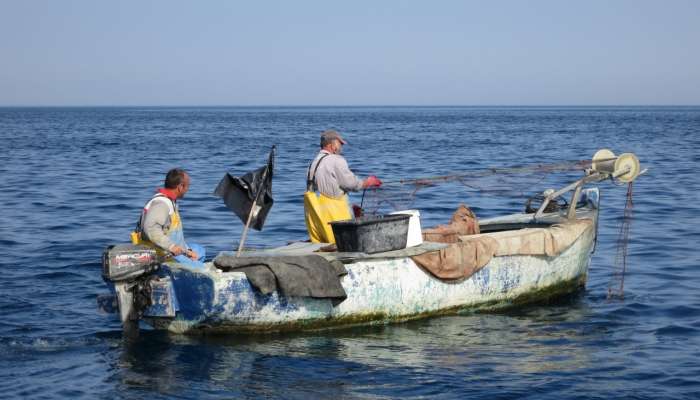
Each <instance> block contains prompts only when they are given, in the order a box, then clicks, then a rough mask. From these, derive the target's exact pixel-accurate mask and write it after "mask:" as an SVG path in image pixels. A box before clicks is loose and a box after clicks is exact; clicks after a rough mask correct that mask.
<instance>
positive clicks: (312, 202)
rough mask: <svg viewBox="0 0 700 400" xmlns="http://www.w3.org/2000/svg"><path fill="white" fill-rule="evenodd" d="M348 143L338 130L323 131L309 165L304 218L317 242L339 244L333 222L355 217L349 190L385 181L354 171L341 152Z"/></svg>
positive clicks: (313, 239)
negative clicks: (366, 176) (351, 210)
mask: <svg viewBox="0 0 700 400" xmlns="http://www.w3.org/2000/svg"><path fill="white" fill-rule="evenodd" d="M346 143H347V142H346V141H345V140H344V139H343V138H342V137H341V136H340V134H339V133H338V132H336V131H334V130H327V131H325V132H323V133H321V151H319V153H318V154H317V155H316V158H314V160H313V161H312V162H311V165H309V170H308V172H307V175H306V193H304V219H305V221H306V229H308V231H309V236H310V237H311V241H312V242H313V243H335V237H333V230H332V229H331V225H330V222H333V221H342V220H346V219H351V218H352V216H351V214H350V204H349V203H348V195H347V192H350V191H352V192H356V191H358V190H361V189H366V188H368V187H379V186H381V184H382V181H380V180H379V179H378V178H377V177H376V176H373V175H372V176H369V177H368V178H367V179H364V180H362V179H358V178H357V177H356V176H355V174H353V173H352V171H350V168H349V167H348V162H347V161H345V158H344V157H343V156H341V155H340V153H341V152H342V149H343V145H344V144H346ZM317 191H318V193H316V192H317Z"/></svg>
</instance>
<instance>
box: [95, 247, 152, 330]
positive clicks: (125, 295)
mask: <svg viewBox="0 0 700 400" xmlns="http://www.w3.org/2000/svg"><path fill="white" fill-rule="evenodd" d="M163 261H164V257H163V256H161V255H159V254H158V253H157V252H156V250H155V249H154V248H151V247H148V246H144V245H134V244H118V245H112V246H109V247H107V248H106V249H105V251H104V253H103V254H102V278H104V280H106V281H109V282H112V283H114V289H115V291H116V294H117V302H118V304H119V316H120V319H121V322H122V326H123V328H124V332H125V333H126V334H127V335H129V336H135V335H138V326H139V319H140V316H141V315H140V312H142V311H143V310H142V309H141V310H140V309H139V308H142V306H143V305H142V304H141V305H140V307H137V304H136V302H135V299H136V298H137V297H138V296H140V293H139V292H140V289H139V287H140V286H141V285H140V284H141V283H142V282H143V281H144V278H146V277H147V276H148V275H150V274H151V273H153V272H154V271H156V270H157V269H158V266H159V265H160V264H161V263H162V262H163ZM149 300H150V299H149Z"/></svg>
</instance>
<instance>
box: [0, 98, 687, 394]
mask: <svg viewBox="0 0 700 400" xmlns="http://www.w3.org/2000/svg"><path fill="white" fill-rule="evenodd" d="M326 128H336V129H338V130H339V131H341V132H342V133H343V134H344V135H345V136H346V137H347V139H348V141H349V145H348V146H346V148H345V149H344V153H345V156H346V158H347V159H348V162H349V164H350V165H351V167H352V168H353V169H354V170H355V171H356V172H357V173H358V174H359V175H363V176H364V175H368V174H376V175H378V176H379V177H380V178H382V179H385V180H387V181H391V180H396V179H400V178H417V177H425V176H435V175H442V174H449V173H454V172H456V171H472V170H480V169H485V168H491V167H503V166H518V165H530V164H537V163H558V162H567V161H573V160H583V159H589V158H590V157H591V156H592V155H593V153H595V151H596V150H598V149H600V148H610V149H612V150H613V151H615V152H616V153H622V152H633V153H636V154H637V155H638V156H639V158H640V160H641V162H642V165H643V167H645V168H648V172H647V173H646V174H645V175H643V176H642V177H640V179H638V181H637V182H636V183H635V184H634V196H633V200H634V207H633V212H634V214H633V215H634V219H633V222H632V225H631V231H632V235H631V240H630V242H629V255H628V264H627V271H626V274H625V281H624V297H623V298H616V299H612V300H609V299H608V298H607V293H608V289H609V287H610V286H611V285H613V286H614V285H617V284H619V282H618V281H616V280H615V279H614V274H615V272H616V271H617V268H618V267H617V266H616V263H615V255H616V249H617V247H616V239H617V235H618V230H619V228H620V222H621V220H622V216H623V213H624V206H625V193H626V187H624V186H616V185H614V184H612V183H611V182H603V183H601V184H600V185H599V186H600V188H601V191H602V209H601V221H600V231H599V240H598V245H597V249H596V252H595V254H594V255H593V257H592V261H591V266H590V270H589V278H588V285H587V288H586V290H585V291H582V292H580V293H577V294H575V295H572V296H569V297H567V298H564V299H561V300H559V301H556V302H554V303H550V304H542V305H533V306H529V307H526V308H524V309H518V310H512V311H508V312H505V313H499V314H467V315H458V316H446V317H439V318H430V319H425V320H421V321H415V322H410V323H402V324H395V325H387V326H381V327H367V328H356V329H345V330H338V331H329V332H313V333H298V334H284V335H282V334H269V335H258V336H241V335H235V336H217V337H189V336H180V335H171V334H166V333H161V332H154V331H146V332H143V334H142V336H141V338H140V339H139V340H138V341H135V342H127V341H124V340H122V335H121V330H120V325H119V323H118V321H117V319H116V318H115V317H114V316H112V315H104V314H101V313H99V312H98V311H97V307H96V297H97V295H98V294H100V293H103V292H105V286H104V283H103V281H102V279H101V277H100V256H101V252H102V250H103V249H104V248H105V247H106V246H107V245H109V244H113V243H117V242H125V241H127V238H128V232H129V231H130V229H132V227H133V226H134V223H135V222H136V218H137V216H138V212H139V210H140V209H141V207H142V206H143V204H144V202H145V201H146V200H147V199H148V198H149V196H150V195H151V193H152V192H153V191H154V189H155V188H156V187H158V186H159V185H160V184H161V181H162V177H163V174H164V172H165V171H167V170H168V169H170V168H172V167H175V166H179V167H183V168H185V169H187V170H188V171H189V172H190V174H191V176H192V185H191V189H190V192H189V193H188V195H187V197H186V198H185V199H184V200H183V202H182V206H181V209H182V213H183V218H184V223H185V233H186V235H187V237H189V238H190V239H191V240H193V241H197V242H199V243H201V244H203V245H204V246H205V247H206V248H207V250H208V253H209V254H210V255H213V254H216V253H217V252H218V251H221V250H229V249H231V248H232V247H233V246H235V245H237V243H238V240H239V238H240V235H241V231H242V224H241V223H240V221H238V220H237V219H235V218H234V217H233V216H232V215H231V214H230V212H229V211H228V210H226V209H225V208H224V207H223V205H222V204H221V202H220V200H219V199H218V198H216V197H214V196H212V194H211V193H212V191H213V188H214V187H215V186H216V183H217V182H218V180H219V179H220V178H221V177H222V176H223V174H224V172H226V171H230V172H232V173H235V174H241V173H244V172H247V171H250V170H252V169H254V168H257V167H259V166H261V165H263V163H264V161H265V157H266V154H267V151H268V150H269V148H270V146H271V145H272V144H276V145H277V148H278V154H277V164H276V170H275V178H274V184H273V192H274V196H275V201H276V202H275V206H274V208H273V209H272V212H271V214H270V217H269V218H268V220H267V222H266V226H265V229H264V230H263V231H262V232H253V233H251V235H250V236H249V241H248V244H249V245H250V246H252V247H263V246H277V245H283V244H285V243H287V241H289V240H298V239H303V238H304V237H305V234H306V232H305V228H304V223H303V205H302V197H301V195H302V192H303V190H304V185H305V183H304V179H305V177H304V174H305V169H306V167H307V165H308V162H309V160H310V158H311V157H312V156H313V155H314V153H315V152H316V151H317V146H318V135H319V133H320V132H321V131H322V130H324V129H326ZM0 142H1V143H2V144H3V149H2V150H0V178H1V182H2V183H1V185H2V186H1V188H2V190H0V204H2V207H3V210H2V212H1V213H0V249H2V250H1V253H0V254H1V257H0V271H2V273H1V274H0V310H2V311H1V313H0V315H2V318H0V397H1V398H66V397H70V398H90V399H94V398H105V399H112V398H137V399H138V398H143V399H159V398H182V399H207V398H239V397H248V398H260V397H264V398H291V399H308V398H335V399H341V398H398V397H401V398H411V397H419V398H427V397H429V398H438V399H442V398H444V399H451V398H477V399H478V398H484V399H494V398H537V399H561V398H567V399H598V398H634V399H660V398H668V399H682V398H700V378H699V377H700V289H699V287H700V284H699V282H700V250H699V248H700V246H699V245H698V243H700V195H699V193H700V179H698V169H700V108H698V107H345V108H343V107H326V108H323V107H306V108H304V107H300V108H284V107H280V108H253V107H251V108H236V107H220V108H198V107H192V108H164V107H133V108H0ZM552 179H553V180H552V181H547V182H544V181H543V182H542V186H541V187H540V186H538V187H532V188H530V189H531V190H532V191H531V192H529V193H527V194H526V195H532V194H534V192H536V191H540V190H543V189H545V188H547V187H558V186H563V185H564V184H566V183H568V180H569V179H570V177H552ZM518 195H520V193H518ZM516 197H517V196H516ZM525 200H526V198H525V197H517V198H515V199H514V198H512V197H511V198H504V199H499V198H498V197H496V196H493V195H484V194H483V193H478V192H475V191H470V190H467V187H465V186H464V185H459V184H455V185H444V186H439V187H435V188H427V189H425V190H424V191H419V192H418V193H417V195H416V198H415V202H414V204H413V207H414V208H417V209H419V210H420V211H421V215H422V224H423V226H432V225H436V224H439V223H445V222H446V221H447V220H448V219H449V217H450V215H451V213H452V211H453V210H454V209H455V207H456V206H457V205H458V203H459V202H464V203H467V204H469V205H470V206H471V207H472V208H473V209H474V210H475V211H476V213H477V215H478V216H479V217H491V216H496V215H502V214H505V213H512V212H518V211H521V210H522V208H523V205H524V202H525ZM352 201H354V202H359V201H360V198H359V195H358V194H355V195H353V197H352Z"/></svg>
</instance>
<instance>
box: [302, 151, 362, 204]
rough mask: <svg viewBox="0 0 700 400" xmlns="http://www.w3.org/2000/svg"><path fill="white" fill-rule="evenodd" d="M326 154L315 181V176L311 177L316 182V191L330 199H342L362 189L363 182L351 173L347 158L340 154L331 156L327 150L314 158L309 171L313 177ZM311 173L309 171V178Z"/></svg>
mask: <svg viewBox="0 0 700 400" xmlns="http://www.w3.org/2000/svg"><path fill="white" fill-rule="evenodd" d="M326 154H328V155H327V156H326V157H324V158H323V161H321V164H320V165H319V166H318V170H316V177H315V179H314V177H313V176H312V177H311V179H313V180H314V190H318V191H319V192H321V193H323V194H324V195H326V196H329V197H340V196H342V195H344V194H345V193H347V192H356V191H358V190H360V189H362V184H363V182H362V180H361V179H359V178H358V177H356V176H355V174H353V173H352V171H350V167H348V162H347V161H345V158H344V157H343V156H341V155H338V154H331V153H329V152H328V151H326V150H321V151H320V152H319V153H318V154H317V155H316V158H314V160H313V162H312V163H311V167H310V169H309V171H310V174H311V175H313V173H314V170H315V169H316V165H317V164H318V162H319V160H320V159H321V157H323V156H324V155H326ZM309 171H307V177H308V175H309Z"/></svg>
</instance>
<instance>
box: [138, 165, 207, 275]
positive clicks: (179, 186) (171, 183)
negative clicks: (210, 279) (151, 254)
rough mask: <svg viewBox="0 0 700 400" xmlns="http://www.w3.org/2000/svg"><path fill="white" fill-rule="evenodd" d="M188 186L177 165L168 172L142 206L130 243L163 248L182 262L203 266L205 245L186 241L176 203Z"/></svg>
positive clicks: (188, 182) (185, 177)
mask: <svg viewBox="0 0 700 400" xmlns="http://www.w3.org/2000/svg"><path fill="white" fill-rule="evenodd" d="M189 188H190V176H189V175H188V174H187V172H185V171H184V170H182V169H180V168H175V169H171V170H170V171H168V173H167V175H166V176H165V187H164V188H161V189H158V191H157V192H156V194H155V195H154V196H153V198H151V200H150V201H149V202H148V203H146V205H145V206H144V207H143V211H142V212H141V219H140V220H139V224H138V226H137V229H136V232H134V233H133V234H132V242H133V243H134V244H145V245H149V246H153V247H156V248H157V249H161V250H164V251H165V252H168V253H171V254H172V255H174V256H175V260H177V261H178V262H179V263H181V264H186V265H189V266H191V267H200V268H201V267H203V266H204V264H203V262H204V253H205V251H204V248H203V247H202V246H200V245H198V244H194V243H192V244H190V245H188V244H187V242H185V235H184V233H183V231H182V220H181V219H180V212H179V209H178V204H177V200H178V199H181V198H183V197H184V196H185V193H187V191H188V190H189Z"/></svg>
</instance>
